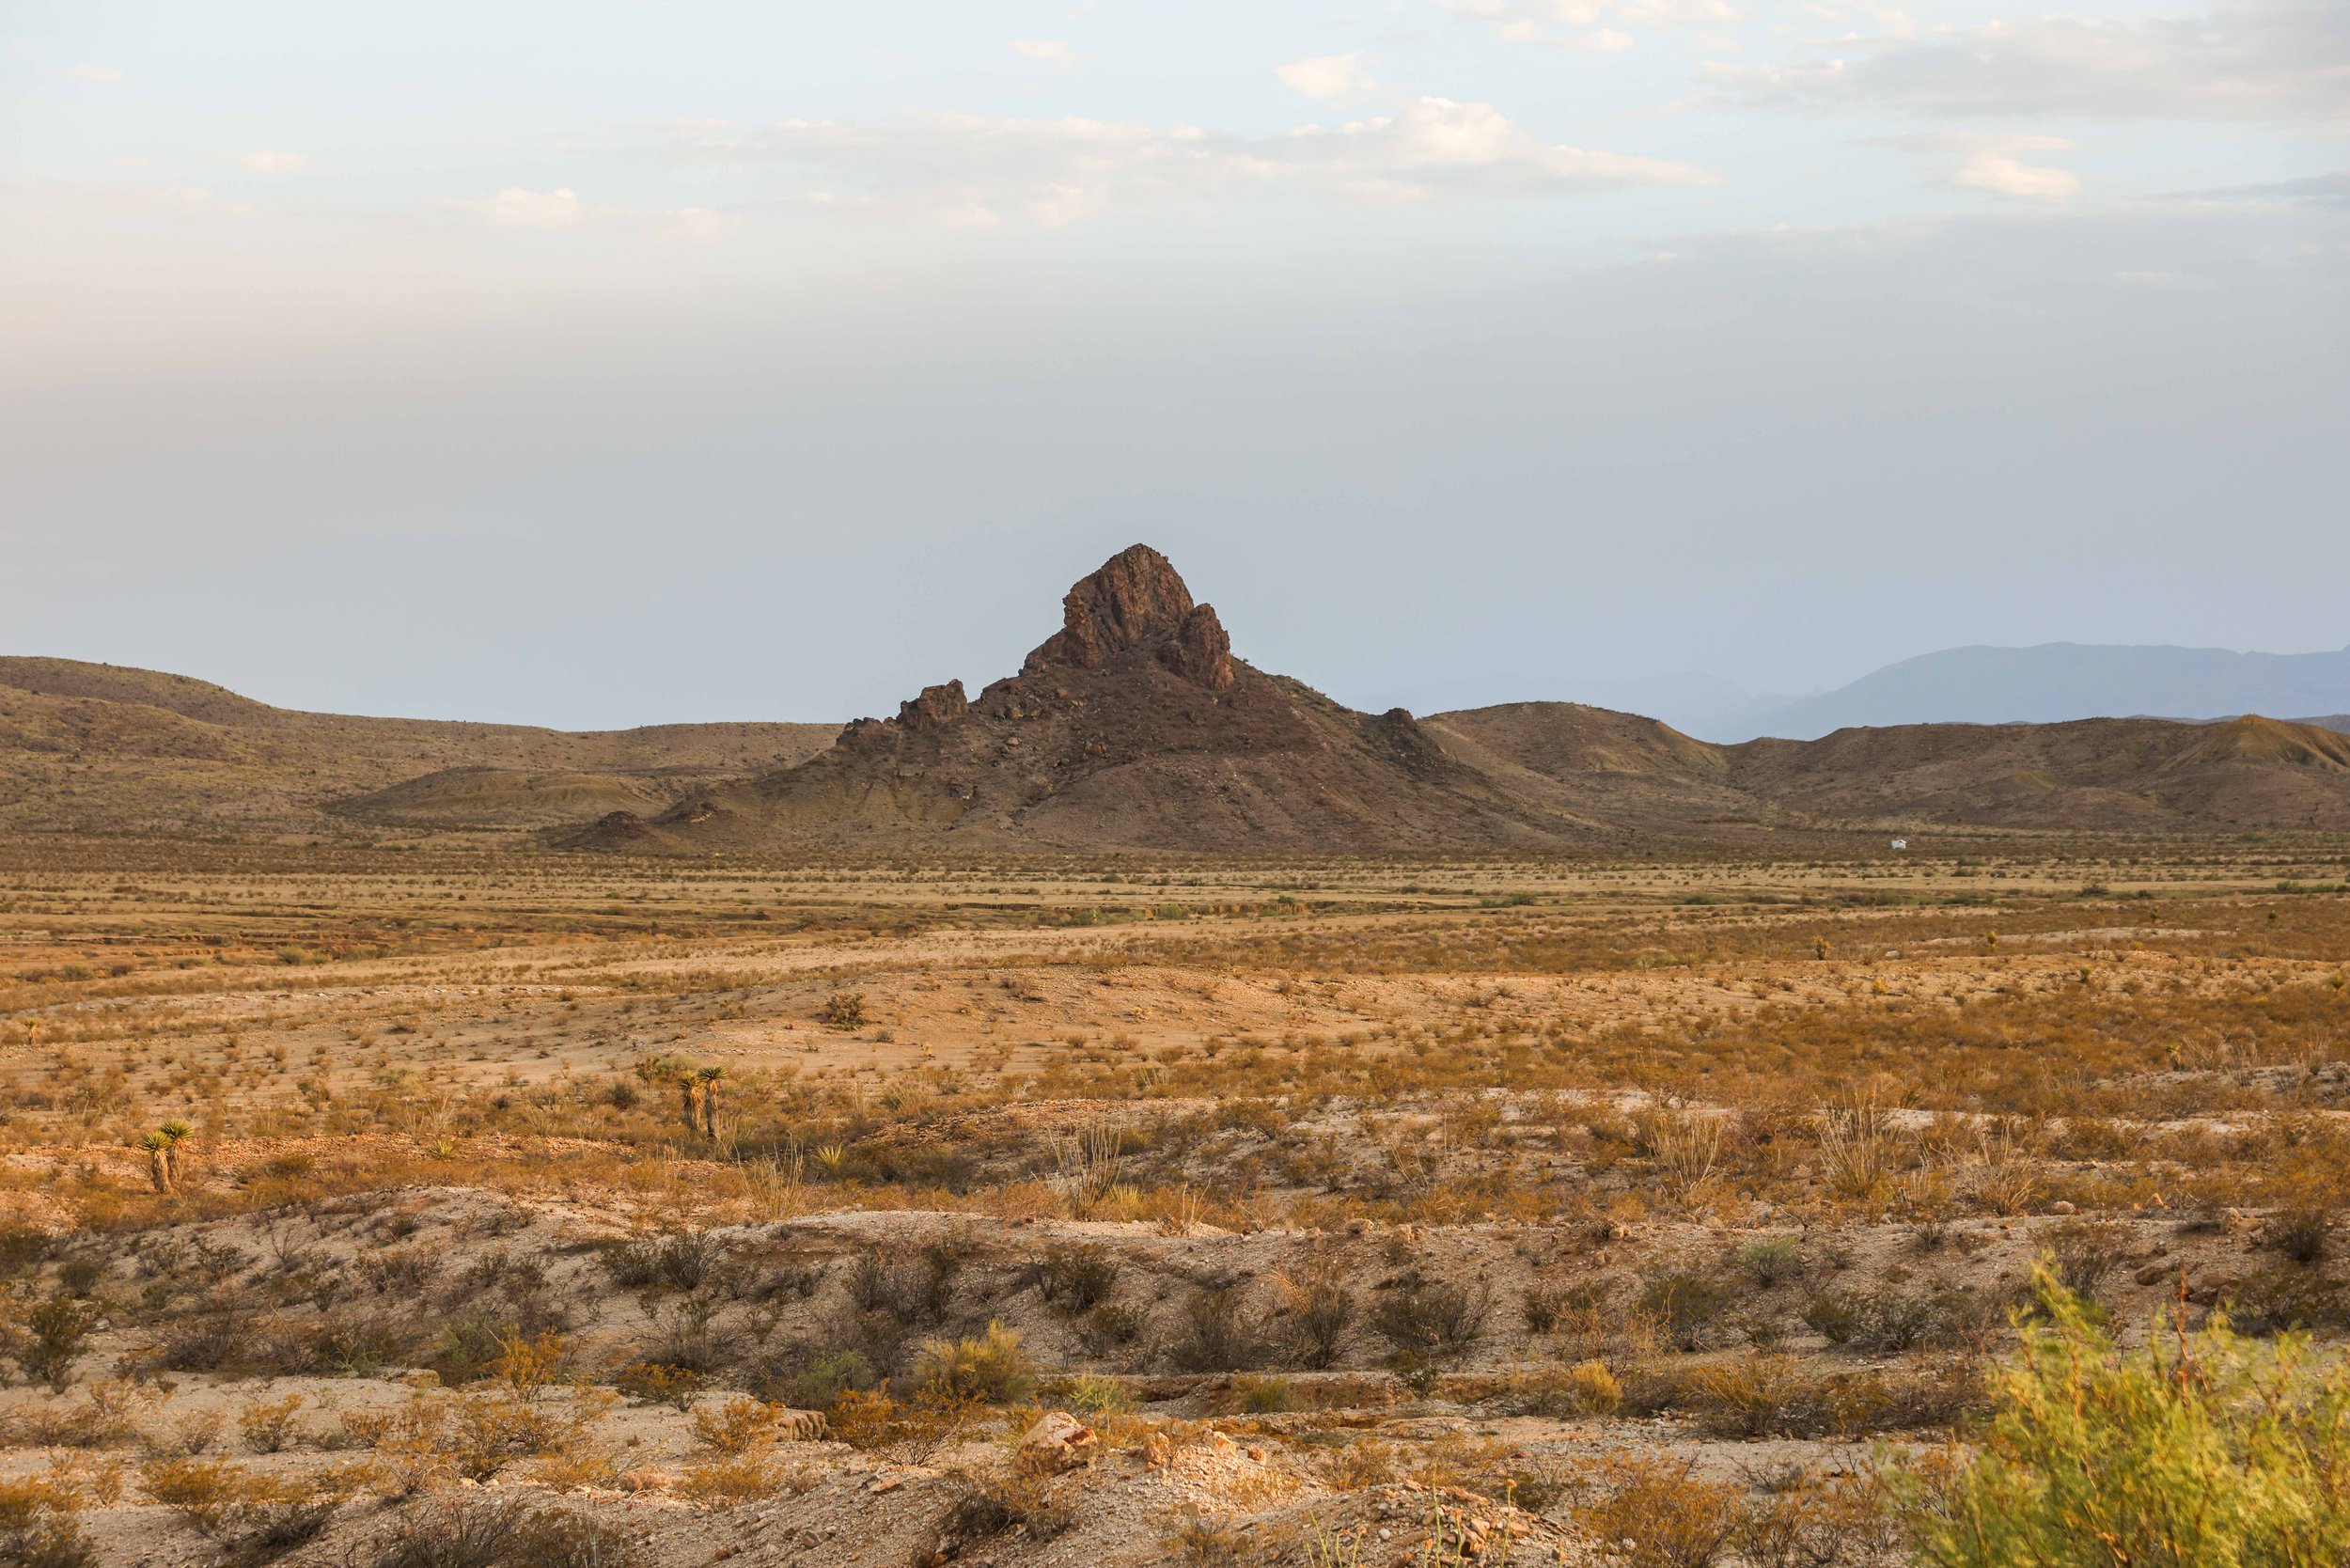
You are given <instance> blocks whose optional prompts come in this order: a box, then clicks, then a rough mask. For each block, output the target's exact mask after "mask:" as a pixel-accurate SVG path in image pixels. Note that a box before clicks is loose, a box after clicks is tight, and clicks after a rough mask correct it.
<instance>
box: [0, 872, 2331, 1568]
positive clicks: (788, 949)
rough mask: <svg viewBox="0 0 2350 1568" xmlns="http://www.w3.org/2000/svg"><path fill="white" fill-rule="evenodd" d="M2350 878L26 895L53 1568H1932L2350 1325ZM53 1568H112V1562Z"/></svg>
mask: <svg viewBox="0 0 2350 1568" xmlns="http://www.w3.org/2000/svg"><path fill="white" fill-rule="evenodd" d="M2345 878H2350V844H2343V843H2340V842H2334V841H2331V840H2328V839H2320V838H2316V837H2314V836H2307V835H2304V836H2300V837H2290V836H2276V837H2272V838H2263V837H2261V836H2249V837H2239V838H2235V839H2217V838H2213V837H2209V836H2204V837H2197V838H2182V839H2152V838H2146V837H2136V838H2122V837H2117V838H2114V839H2092V838H2088V837H2084V836H2080V835H2070V836H2067V835H2037V836H2036V835H2030V834H2018V833H2012V832H1993V831H1984V832H1976V833H1967V832H1963V831H1951V832H1937V833H1930V834H1922V835H1918V836H1915V837H1912V838H1911V839H1909V841H1908V844H1907V847H1906V848H1904V849H1902V850H1898V851H1897V850H1894V849H1893V848H1891V846H1890V844H1889V842H1888V840H1887V839H1882V838H1879V837H1875V836H1873V835H1869V836H1864V835H1860V834H1843V835H1835V834H1827V833H1821V834H1815V835H1811V836H1810V837H1808V838H1806V839H1803V840H1802V841H1801V842H1800V843H1799V844H1796V845H1794V846H1792V847H1791V849H1790V850H1788V851H1782V852H1780V853H1779V854H1778V855H1772V854H1768V853H1763V852H1755V851H1720V852H1712V853H1701V852H1697V851H1690V850H1680V851H1669V850H1646V851H1640V850H1627V851H1625V852H1623V853H1620V854H1617V855H1608V854H1606V853H1594V854H1590V855H1580V856H1551V857H1543V858H1519V859H1512V858H1507V857H1500V856H1465V857H1457V858H1451V859H1444V858H1394V859H1379V858H1374V857H1336V858H1315V857H1307V856H1297V857H1264V856H1260V857H1255V858H1252V859H1249V860H1246V861H1237V860H1218V859H1213V858H1203V857H1196V856H1194V857H1186V856H1175V855H1152V854H1148V853H1101V854H1095V855H1026V856H1004V857H997V858H964V859H957V858H954V857H952V856H947V855H900V856H896V857H872V856H868V857H863V858H859V857H856V856H852V855H822V856H804V857H801V858H798V859H792V858H791V857H786V856H776V855H768V856H740V857H735V858H731V859H728V858H720V857H704V858H699V859H692V860H686V859H675V858H671V859H652V860H625V859H618V858H614V857H611V856H608V855H595V854H584V853H564V852H560V851H555V850H549V849H546V848H545V847H543V845H542V844H540V842H538V841H536V840H517V839H511V838H506V837H501V836H498V835H494V834H483V833H465V832H455V831H451V832H432V831H419V832H415V833H411V834H405V835H402V834H397V833H381V832H379V833H373V834H353V835H348V836H345V837H343V838H341V839H291V838H288V839H279V840H275V841H262V840H256V839H227V838H222V839H211V840H203V839H191V838H172V839H141V838H137V837H135V836H116V837H100V836H85V837H63V836H43V835H22V836H19V837H17V838H14V839H9V840H7V841H6V842H4V843H0V1096H4V1098H0V1106H5V1121H4V1122H0V1139H4V1140H5V1164H4V1165H0V1262H5V1267H6V1270H7V1281H8V1282H7V1291H8V1347H7V1348H8V1366H9V1370H10V1372H12V1373H13V1375H12V1376H11V1377H10V1379H9V1386H8V1388H7V1389H6V1390H5V1392H0V1423H4V1425H0V1432H4V1433H5V1443H6V1447H5V1450H0V1513H5V1514H6V1515H7V1517H6V1519H5V1521H0V1523H5V1525H6V1526H7V1528H8V1529H9V1530H10V1531H11V1532H12V1534H11V1536H10V1544H9V1550H10V1551H11V1552H12V1553H14V1554H15V1555H16V1557H17V1558H18V1559H20V1560H24V1561H27V1562H36V1561H39V1562H52V1563H57V1564H71V1563H75V1562H106V1563H114V1562H122V1563H133V1562H136V1563H153V1564H164V1563H172V1564H179V1563H188V1564H195V1563H213V1562H222V1561H232V1562H261V1561H271V1560H275V1561H284V1562H289V1563H343V1562H361V1563H368V1564H375V1563H382V1564H385V1565H389V1568H397V1565H402V1564H406V1565H414V1568H468V1565H475V1568H489V1565H492V1564H496V1563H501V1562H512V1563H517V1564H548V1565H552V1564H558V1563H560V1564H583V1565H584V1564H589V1563H603V1562H617V1561H624V1560H635V1561H639V1562H658V1563H671V1562H676V1563H701V1562H716V1561H722V1560H724V1561H739V1562H743V1563H747V1564H767V1563H776V1564H782V1563H807V1564H835V1563H838V1564H843V1565H851V1564H854V1565H857V1568H865V1565H872V1568H913V1565H920V1564H936V1563H946V1562H973V1563H992V1564H995V1565H998V1568H1012V1565H1014V1564H1021V1565H1026V1564H1063V1563H1079V1562H1084V1563H1089V1564H1127V1563H1133V1564H1141V1563H1155V1562H1178V1563H1198V1564H1218V1563H1231V1564H1239V1563H1259V1562H1264V1563H1274V1562H1279V1563H1301V1564H1315V1565H1335V1564H1347V1563H1354V1564H1379V1565H1387V1564H1402V1563H1414V1564H1436V1563H1449V1564H1465V1563H1471V1562H1474V1563H1480V1564H1493V1563H1503V1562H1510V1563H1537V1562H1541V1563H1559V1562H1573V1563H1601V1562H1616V1563H1622V1564H1626V1565H1641V1568H1647V1565H1655V1568H1696V1565H1701V1564H1708V1563H1718V1564H1725V1565H1728V1564H1749V1565H1757V1568H1761V1565H1772V1568H1777V1565H1792V1564H1810V1565H1814V1568H1825V1565H1830V1564H1841V1563H1852V1564H1864V1563H1872V1562H1893V1561H1904V1560H1909V1554H1910V1553H1911V1551H1912V1550H1913V1548H1914V1546H1915V1544H1916V1542H1917V1539H1918V1535H1919V1531H1920V1530H1921V1529H1929V1528H1930V1527H1931V1524H1932V1521H1933V1519H1934V1517H1935V1507H1936V1500H1935V1499H1936V1492H1935V1488H1936V1487H1937V1486H1946V1485H1947V1484H1948V1482H1949V1479H1950V1477H1951V1475H1952V1474H1953V1473H1954V1471H1955V1470H1956V1469H1957V1468H1959V1467H1960V1466H1963V1465H1964V1464H1965V1463H1966V1456H1967V1454H1968V1453H1969V1452H1970V1451H1971V1450H1970V1445H1971V1444H1973V1443H1974V1442H1976V1441H1977V1440H1978V1439H1979V1437H1980V1434H1981V1430H1982V1422H1983V1421H1984V1419H1986V1416H1987V1414H1988V1413H1989V1412H1990V1411H1991V1409H1992V1407H1993V1404H1994V1392H1993V1388H1992V1384H1991V1381H1990V1380H1991V1377H1992V1376H1993V1374H1994V1373H1995V1372H1996V1370H1997V1369H1998V1367H2000V1366H2001V1365H2003V1364H2005V1363H2006V1361H2007V1359H2008V1358H2010V1357H2012V1356H2013V1354H2014V1351H2015V1347H2016V1345H2017V1343H2018V1335H2019V1332H2021V1331H2022V1327H2021V1325H2025V1324H2027V1323H2028V1321H2029V1312H2030V1310H2031V1309H2032V1304H2033V1301H2034V1299H2035V1298H2034V1294H2033V1292H2034V1277H2035V1270H2038V1271H2040V1272H2041V1275H2042V1277H2043V1278H2057V1279H2060V1281H2061V1282H2062V1284H2063V1285H2064V1286H2065V1287H2067V1288H2068V1289H2069V1290H2070V1291H2071V1292H2073V1293H2075V1294H2076V1295H2077V1297H2078V1298H2079V1299H2081V1300H2083V1301H2085V1302H2088V1303H2090V1304H2092V1306H2093V1309H2094V1310H2095V1311H2096V1312H2097V1313H2098V1314H2099V1315H2100V1318H2101V1320H2102V1321H2103V1322H2105V1323H2107V1324H2109V1325H2110V1330H2109V1331H2110V1332H2111V1333H2112V1334H2114V1335H2116V1336H2118V1337H2119V1338H2120V1340H2121V1341H2123V1343H2124V1344H2128V1343H2132V1342H2143V1341H2145V1340H2146V1338H2147V1337H2148V1336H2149V1335H2157V1336H2158V1335H2160V1334H2161V1333H2163V1332H2166V1329H2165V1326H2164V1325H2170V1328H2171V1330H2176V1331H2182V1332H2183V1331H2184V1327H2183V1325H2186V1323H2188V1322H2189V1321H2194V1322H2201V1320H2202V1319H2203V1318H2205V1317H2206V1316H2207V1315H2208V1314H2209V1313H2210V1312H2212V1311H2213V1310H2214V1309H2222V1310H2225V1311H2226V1312H2227V1313H2228V1314H2229V1315H2230V1317H2231V1320H2232V1321H2233V1325H2235V1331H2236V1332H2237V1333H2238V1334H2240V1335H2245V1336H2248V1337H2250V1338H2252V1339H2254V1340H2265V1339H2266V1338H2268V1337H2272V1336H2277V1335H2280V1334H2281V1335H2284V1336H2285V1339H2284V1340H2283V1341H2282V1342H2283V1343H2285V1344H2287V1345H2288V1346H2289V1345H2291V1344H2293V1343H2295V1336H2296V1335H2302V1334H2313V1335H2314V1336H2315V1337H2316V1340H2317V1342H2318V1344H2319V1346H2320V1347H2321V1350H2322V1349H2323V1347H2325V1346H2326V1345H2327V1344H2329V1343H2330V1342H2331V1341H2334V1340H2336V1339H2338V1338H2339V1336H2341V1335H2342V1332H2343V1330H2344V1329H2345V1328H2346V1327H2350V1294H2345V1291H2346V1289H2350V1287H2345V1285H2344V1283H2343V1279H2342V1273H2341V1269H2340V1263H2339V1258H2338V1248H2339V1246H2340V1242H2339V1238H2338V1237H2337V1235H2336V1234H2335V1232H2334V1229H2333V1226H2334V1221H2335V1217H2336V1215H2337V1214H2338V1212H2339V1207H2340V1204H2341V1201H2342V1184H2343V1181H2344V1176H2345V1172H2346V1171H2350V1161H2346V1160H2345V1154H2346V1153H2350V1139H2345V1135H2344V1114H2345V1109H2350V995H2345V976H2344V958H2345V955H2346V954H2350V897H2345V895H2344V891H2343V886H2344V880H2345ZM44 1554H46V1555H44Z"/></svg>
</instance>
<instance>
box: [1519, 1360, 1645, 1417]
mask: <svg viewBox="0 0 2350 1568" xmlns="http://www.w3.org/2000/svg"><path fill="white" fill-rule="evenodd" d="M1503 1403H1504V1404H1505V1406H1506V1407H1507V1408H1508V1409H1509V1410H1510V1411H1512V1413H1513V1414H1516V1415H1522V1416H1549V1417H1553V1418H1558V1417H1564V1416H1606V1415H1610V1414H1613V1413H1614V1412H1615V1410H1616V1409H1617V1408H1618V1407H1619V1406H1621V1405H1622V1403H1623V1386H1622V1384H1620V1383H1618V1382H1617V1381H1616V1374H1615V1373H1614V1372H1609V1371H1608V1370H1607V1366H1606V1363H1605V1362H1603V1361H1578V1362H1576V1363H1575V1365H1573V1366H1571V1367H1545V1368H1543V1370H1542V1371H1540V1372H1531V1373H1528V1375H1526V1376H1524V1377H1521V1378H1519V1379H1518V1380H1517V1381H1516V1382H1515V1383H1514V1384H1513V1385H1512V1387H1511V1388H1510V1390H1509V1392H1508V1393H1507V1394H1506V1395H1505V1396H1504V1400H1503Z"/></svg>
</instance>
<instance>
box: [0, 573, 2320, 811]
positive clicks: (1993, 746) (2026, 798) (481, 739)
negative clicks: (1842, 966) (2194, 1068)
mask: <svg viewBox="0 0 2350 1568" xmlns="http://www.w3.org/2000/svg"><path fill="white" fill-rule="evenodd" d="M827 743H829V744H827ZM353 823H374V824H385V825H395V826H408V827H472V828H503V829H509V830H519V829H527V828H538V829H544V830H546V832H547V834H548V841H549V842H552V843H554V844H556V845H558V846H562V847H569V848H581V849H603V850H618V851H629V852H638V853H646V852H650V853H660V852H668V853H683V854H708V853H716V852H728V851H738V850H742V851H758V852H789V851H791V850H793V849H795V848H801V847H824V848H851V849H854V848H870V849H876V850H885V851H896V850H900V849H907V848H917V847H922V846H934V847H945V846H950V845H951V846H960V847H966V848H969V849H971V850H977V851H988V850H1007V849H1039V850H1058V849H1066V850H1079V851H1083V850H1103V849H1122V848H1134V849H1154V850H1197V851H1205V852H1212V853H1220V854H1245V853H1277V854H1278V853H1360V854H1420V853H1430V854H1434V853H1447V854H1451V853H1485V852H1497V853H1513V852H1555V851H1573V850H1577V849H1590V848H1605V847H1606V846H1607V845H1609V844H1613V843H1619V842H1622V840H1623V839H1625V838H1626V837H1627V836H1632V835H1638V836H1641V837H1644V838H1648V839H1658V840H1681V841H1684V842H1705V841H1724V840H1730V841H1743V842H1758V841H1766V840H1767V839H1769V837H1770V836H1771V835H1773V834H1777V833H1783V832H1816V831H1841V830H1864V829H1865V830H1868V831H1871V832H1876V831H1884V830H1888V829H1890V830H1892V831H1895V832H1900V831H1904V830H1906V831H1912V832H1915V831H1919V830H1921V829H1925V828H1929V827H1933V826H1935V825H1942V826H1952V827H1957V826H1965V827H1970V828H1992V829H2021V830H2032V831H2051V832H2065V831H2093V832H2115V831H2121V832H2131V831H2155V832H2165V833H2180V832H2219V833H2226V832H2240V831H2249V830H2254V829H2259V830H2263V831H2289V830H2323V831H2328V832H2344V831H2350V735H2345V734H2343V733H2342V732H2340V731H2338V730H2335V729H2326V728H2323V727H2319V726H2314V725H2308V724H2294V723H2286V722H2282V721H2279V720H2275V719H2266V718H2259V717H2246V718H2239V719H2231V720H2226V721H2222V722H2217V723H2209V724H2203V723H2177V722H2171V721H2168V720H2162V719H2142V718H2141V719H2088V720H2081V721H2078V722H2075V723H2067V724H2042V725H2033V724H2006V725H1965V724H1932V725H1909V726H1900V727H1894V728H1888V729H1841V730H1838V731H1837V732H1836V733H1834V734H1832V735H1828V736H1825V737H1824V738H1823V739H1820V740H1817V741H1801V742H1798V741H1777V740H1763V741H1750V742H1747V743H1746V744H1745V745H1732V746H1720V745H1707V744H1706V743H1704V742H1702V741H1697V740H1692V739H1691V738H1690V737H1688V736H1686V735H1684V734H1682V733H1680V732H1679V731H1678V730H1675V729H1670V728H1669V727H1668V726H1666V725H1663V724H1660V723H1658V722H1656V721H1655V720H1653V719H1647V718H1641V717H1639V716H1637V714H1632V713H1612V712H1609V711H1607V710H1606V709H1601V708H1588V707H1582V706H1578V705H1576V704H1574V703H1565V702H1524V703H1512V704H1507V705H1503V706H1500V707H1493V708H1480V709H1475V710H1472V711H1468V712H1464V713H1438V714H1436V715H1434V716H1433V717H1430V718H1427V719H1415V718H1413V717H1412V715H1411V714H1409V713H1404V712H1403V711H1402V710H1401V709H1396V710H1393V711H1390V712H1388V713H1379V714H1371V713H1356V712H1355V711H1353V710H1352V709H1349V708H1346V707H1343V706H1341V705H1340V704H1339V703H1336V702H1333V701H1331V700H1330V699H1329V698H1326V697H1324V696H1323V695H1321V694H1320V693H1319V692H1315V691H1313V690H1310V689H1309V688H1308V687H1306V686H1304V685H1302V684H1300V683H1299V682H1295V681H1292V680H1289V679H1286V678H1284V677H1281V676H1277V675H1270V674H1267V673H1265V672H1263V671H1261V670H1259V669H1257V668H1255V667H1254V666H1251V665H1249V664H1247V663H1246V661H1244V660H1241V659H1238V658H1235V657H1234V656H1233V654H1232V651H1231V643H1230V638H1229V637H1228V636H1227V635H1225V631H1224V627H1223V624H1222V622H1221V621H1220V620H1219V619H1217V617H1216V613H1215V611H1214V609H1213V608H1211V607H1210V606H1208V605H1206V604H1198V603H1196V602H1195V601H1194V600H1193V598H1192V596H1191V592H1190V590H1189V589H1188V588H1186V587H1185V586H1184V584H1183V579H1182V578H1181V577H1179V576H1178V575H1177V574H1176V572H1175V569H1174V568H1173V567H1172V566H1171V565H1169V564H1168V562H1167V558H1166V557H1163V556H1161V555H1159V554H1158V553H1157V552H1156V551H1154V550H1150V549H1147V548H1145V547H1143V546H1141V545H1136V546H1135V547H1134V548H1133V549H1130V550H1127V551H1125V552H1123V553H1121V554H1120V555H1119V556H1117V557H1114V558H1113V559H1111V560H1110V561H1109V562H1107V563H1106V564H1105V565H1104V566H1103V567H1102V569H1101V570H1100V571H1098V572H1094V573H1093V574H1092V575H1091V576H1089V577H1087V578H1086V579H1085V580H1084V581H1082V582H1080V583H1078V584H1077V585H1076V586H1075V587H1074V588H1072V589H1071V590H1070V592H1069V595H1068V598H1067V599H1066V600H1065V601H1064V603H1063V612H1062V621H1061V626H1060V629H1059V630H1058V631H1057V632H1055V633H1054V634H1053V635H1051V636H1050V637H1048V638H1046V639H1045V640H1044V642H1043V643H1042V645H1040V646H1039V647H1038V648H1037V650H1036V651H1034V652H1033V653H1031V654H1029V655H1028V657H1027V659H1026V662H1025V663H1024V664H1023V665H1022V666H1021V669H1020V672H1019V673H1018V674H1017V675H1013V676H1010V677H1008V678H1006V679H1004V680H1001V681H997V682H995V683H994V684H992V685H990V686H989V687H987V689H986V690H984V691H982V692H980V693H979V696H978V697H977V698H969V697H967V696H966V694H965V693H964V689H963V687H962V685H961V684H960V683H959V682H948V683H947V684H945V685H939V686H932V687H931V688H929V689H928V690H926V691H924V692H922V693H921V694H920V695H919V696H917V697H916V698H913V699H912V700H910V701H907V702H905V703H902V704H901V705H900V707H899V710H898V713H897V716H896V717H894V718H888V719H859V720H857V721H856V722H855V723H854V724H852V725H850V726H848V727H847V728H846V729H839V730H835V729H832V727H830V726H818V725H790V724H704V725H670V726H659V727H654V728H650V729H627V730H611V731H603V732H597V733H586V734H572V733H565V732H563V731H559V730H552V729H528V728H525V727H522V726H509V725H479V724H462V723H446V722H437V721H426V720H411V719H374V718H347V717H341V716H337V715H334V714H323V713H293V712H290V711H287V710H284V709H278V708H272V707H268V706H265V705H263V704H261V703H258V702H253V701H251V700H249V699H247V698H242V697H239V696H238V695H236V694H235V693H233V692H229V691H226V690H224V689H222V688H221V687H218V686H212V685H208V684H206V683H205V682H199V681H191V680H187V679H185V678H184V677H180V676H173V675H160V674H156V673H153V672H151V671H147V670H135V669H121V668H117V667H115V666H108V665H87V664H76V663H73V662H71V661H68V660H56V659H0V829H15V830H42V829H50V830H55V829H69V830H79V831H164V832H178V831H205V832H218V831H232V832H268V831H289V830H290V831H304V832H316V831H320V830H321V828H333V827H336V826H349V825H351V824H353Z"/></svg>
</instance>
